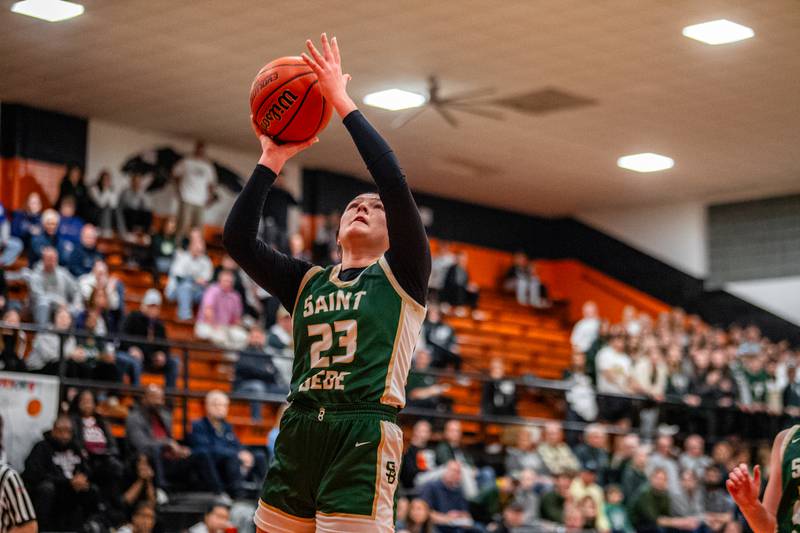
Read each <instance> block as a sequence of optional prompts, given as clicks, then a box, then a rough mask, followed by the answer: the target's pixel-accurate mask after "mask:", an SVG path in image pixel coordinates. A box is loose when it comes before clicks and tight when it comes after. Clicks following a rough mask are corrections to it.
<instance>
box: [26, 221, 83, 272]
mask: <svg viewBox="0 0 800 533" xmlns="http://www.w3.org/2000/svg"><path fill="white" fill-rule="evenodd" d="M60 220H61V217H59V215H58V213H57V212H56V211H55V210H53V209H46V210H45V212H44V213H42V231H41V232H40V233H39V234H37V235H35V236H33V237H31V245H30V248H29V249H28V267H29V268H30V267H33V266H34V265H35V264H36V263H37V262H38V261H39V260H40V259H41V258H42V252H43V250H44V248H48V247H52V248H53V249H55V250H58V254H59V256H60V258H61V264H62V265H63V264H66V260H67V259H68V258H69V254H70V253H71V252H72V249H73V246H72V243H71V242H69V241H65V242H63V243H62V242H61V240H60V239H59V238H58V223H59V221H60Z"/></svg>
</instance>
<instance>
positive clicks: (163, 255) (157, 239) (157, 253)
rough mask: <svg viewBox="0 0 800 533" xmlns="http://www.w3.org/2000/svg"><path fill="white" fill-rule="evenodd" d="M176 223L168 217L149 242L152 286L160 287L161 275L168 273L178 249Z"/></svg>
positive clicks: (171, 217)
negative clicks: (151, 259)
mask: <svg viewBox="0 0 800 533" xmlns="http://www.w3.org/2000/svg"><path fill="white" fill-rule="evenodd" d="M177 231H178V222H177V220H176V219H175V217H173V216H169V217H167V218H165V219H164V222H162V223H161V229H160V230H159V232H158V233H156V234H155V235H154V236H153V239H152V240H151V241H150V255H151V256H152V258H153V265H152V267H153V284H154V285H155V286H156V287H160V286H161V275H162V274H166V273H167V272H169V269H170V267H171V266H172V260H173V258H174V257H175V251H176V250H177V249H178V246H179V244H180V243H179V242H178V233H177Z"/></svg>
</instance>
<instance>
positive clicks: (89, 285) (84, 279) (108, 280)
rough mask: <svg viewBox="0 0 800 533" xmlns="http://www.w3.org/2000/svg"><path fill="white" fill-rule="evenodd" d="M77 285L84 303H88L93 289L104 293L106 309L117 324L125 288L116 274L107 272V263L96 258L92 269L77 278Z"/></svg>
mask: <svg viewBox="0 0 800 533" xmlns="http://www.w3.org/2000/svg"><path fill="white" fill-rule="evenodd" d="M78 287H79V288H80V291H81V297H82V298H83V302H84V305H88V304H89V301H90V299H91V296H92V292H94V290H95V289H99V290H102V291H104V292H105V293H106V300H107V301H108V310H109V313H110V314H111V315H112V318H113V319H114V322H116V323H117V324H119V323H120V322H121V321H122V316H123V314H124V310H125V307H124V305H123V304H124V300H125V288H124V287H123V285H122V283H121V282H120V281H119V279H118V278H117V277H116V276H111V275H109V273H108V264H107V263H106V262H105V261H103V260H101V259H98V260H96V261H95V262H94V266H93V267H92V271H91V272H89V273H88V274H84V275H82V276H81V277H79V278H78Z"/></svg>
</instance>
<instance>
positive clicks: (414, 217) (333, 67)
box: [303, 34, 431, 305]
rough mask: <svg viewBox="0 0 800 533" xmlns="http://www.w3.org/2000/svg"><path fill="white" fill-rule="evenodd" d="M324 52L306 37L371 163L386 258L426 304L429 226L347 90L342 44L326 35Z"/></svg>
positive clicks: (324, 85)
mask: <svg viewBox="0 0 800 533" xmlns="http://www.w3.org/2000/svg"><path fill="white" fill-rule="evenodd" d="M321 40H322V53H320V52H319V51H317V49H316V48H315V47H314V45H313V43H312V42H311V41H307V42H306V45H307V46H308V50H309V53H310V54H311V57H309V56H308V55H306V54H303V59H304V60H305V62H306V63H307V64H308V65H309V67H311V68H312V69H313V70H314V73H315V74H316V75H317V78H318V79H319V83H320V88H321V89H322V91H323V94H325V96H326V98H329V99H330V100H331V102H332V104H333V106H334V108H335V109H336V112H337V113H338V114H339V116H340V117H342V119H343V122H344V125H345V127H346V128H347V131H348V132H349V133H350V136H351V137H352V138H353V142H354V143H355V145H356V147H357V148H358V151H359V153H360V154H361V157H362V159H363V160H364V162H365V163H366V165H367V168H368V169H369V172H370V174H371V175H372V178H373V179H374V180H375V184H376V185H377V186H378V194H379V195H380V197H381V201H382V202H383V207H384V209H385V210H386V226H387V229H388V232H389V251H388V252H387V253H386V260H387V261H388V262H389V266H390V267H391V268H392V272H393V273H394V274H395V276H396V277H397V280H398V282H399V283H400V285H401V286H402V287H403V289H404V290H405V291H406V292H407V293H408V294H409V295H410V296H411V297H412V298H414V300H416V301H417V302H418V303H420V304H421V305H425V300H426V296H427V291H428V278H429V277H430V273H431V250H430V246H429V244H428V237H427V235H426V234H425V227H424V225H423V224H422V219H421V218H420V215H419V210H418V209H417V204H416V203H415V202H414V198H413V196H412V195H411V190H410V189H409V187H408V184H407V183H406V178H405V176H404V175H403V171H402V169H401V168H400V164H399V163H398V161H397V158H396V157H395V155H394V152H393V151H392V149H391V147H390V146H389V145H388V144H387V143H386V141H385V140H384V139H383V137H381V135H380V134H379V133H378V132H377V131H376V130H375V128H373V127H372V125H371V124H370V123H369V122H368V121H367V119H366V117H364V115H363V114H361V112H360V111H359V110H358V109H357V108H356V105H355V103H354V102H353V100H352V99H351V98H350V96H349V95H348V94H347V82H348V81H349V80H350V75H349V74H342V66H341V57H340V54H339V45H338V43H337V41H336V38H335V37H334V38H333V39H332V40H331V41H330V42H329V41H328V38H327V36H326V35H325V34H322V38H321Z"/></svg>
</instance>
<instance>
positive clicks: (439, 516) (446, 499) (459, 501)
mask: <svg viewBox="0 0 800 533" xmlns="http://www.w3.org/2000/svg"><path fill="white" fill-rule="evenodd" d="M420 498H421V499H423V500H425V502H426V503H427V504H428V507H430V510H431V520H432V522H433V523H434V524H435V525H436V528H437V530H439V531H440V532H441V533H466V532H467V531H469V530H470V528H471V527H472V526H473V520H472V516H471V515H470V513H469V504H468V503H467V499H466V498H465V497H464V493H463V491H462V489H461V464H460V463H459V462H458V461H455V460H450V461H448V462H447V463H446V464H445V469H444V472H443V474H442V477H441V479H438V480H435V481H431V482H430V483H427V484H426V485H424V486H423V487H422V491H421V494H420Z"/></svg>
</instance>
